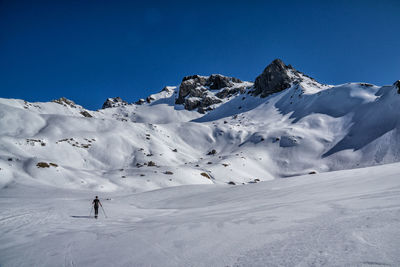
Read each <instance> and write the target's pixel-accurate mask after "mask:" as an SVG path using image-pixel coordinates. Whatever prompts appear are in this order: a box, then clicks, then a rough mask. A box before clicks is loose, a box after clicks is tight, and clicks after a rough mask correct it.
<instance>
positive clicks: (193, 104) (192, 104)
mask: <svg viewBox="0 0 400 267" xmlns="http://www.w3.org/2000/svg"><path fill="white" fill-rule="evenodd" d="M200 104H201V99H200V98H197V97H196V98H195V97H189V98H186V99H185V109H187V110H193V109H196V108H198V107H200Z"/></svg>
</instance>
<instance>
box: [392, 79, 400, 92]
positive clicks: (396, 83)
mask: <svg viewBox="0 0 400 267" xmlns="http://www.w3.org/2000/svg"><path fill="white" fill-rule="evenodd" d="M393 85H394V86H396V87H397V93H398V94H400V80H397V81H396V82H395V83H394V84H393Z"/></svg>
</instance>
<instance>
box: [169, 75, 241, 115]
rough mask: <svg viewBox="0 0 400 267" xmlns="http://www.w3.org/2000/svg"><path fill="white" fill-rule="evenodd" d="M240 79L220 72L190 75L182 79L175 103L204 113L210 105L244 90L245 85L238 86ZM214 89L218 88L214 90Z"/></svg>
mask: <svg viewBox="0 0 400 267" xmlns="http://www.w3.org/2000/svg"><path fill="white" fill-rule="evenodd" d="M240 83H242V81H241V80H239V79H237V78H234V77H226V76H223V75H220V74H212V75H210V76H200V75H192V76H186V77H184V78H183V79H182V83H181V85H180V86H179V94H178V98H177V99H176V101H175V103H176V104H178V105H179V104H183V105H184V107H185V109H187V110H194V109H197V110H198V111H199V112H201V113H204V112H205V111H208V110H211V109H212V108H210V106H212V105H214V104H218V103H221V102H222V99H224V98H226V97H229V96H231V95H233V94H236V93H238V92H244V91H245V89H246V86H238V84H240ZM215 90H220V91H218V92H215Z"/></svg>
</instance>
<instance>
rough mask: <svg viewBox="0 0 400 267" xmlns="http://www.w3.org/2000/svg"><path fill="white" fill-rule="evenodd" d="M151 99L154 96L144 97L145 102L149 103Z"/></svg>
mask: <svg viewBox="0 0 400 267" xmlns="http://www.w3.org/2000/svg"><path fill="white" fill-rule="evenodd" d="M153 100H154V98H153V97H151V96H148V97H147V98H146V102H147V103H151V101H153Z"/></svg>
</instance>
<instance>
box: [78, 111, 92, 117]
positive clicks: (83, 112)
mask: <svg viewBox="0 0 400 267" xmlns="http://www.w3.org/2000/svg"><path fill="white" fill-rule="evenodd" d="M81 115H82V116H84V117H86V118H92V117H93V116H92V115H90V113H89V112H87V111H86V110H84V111H81Z"/></svg>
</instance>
